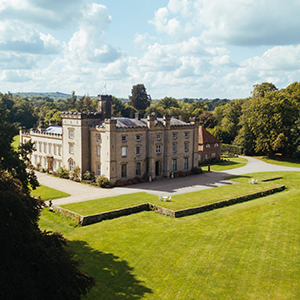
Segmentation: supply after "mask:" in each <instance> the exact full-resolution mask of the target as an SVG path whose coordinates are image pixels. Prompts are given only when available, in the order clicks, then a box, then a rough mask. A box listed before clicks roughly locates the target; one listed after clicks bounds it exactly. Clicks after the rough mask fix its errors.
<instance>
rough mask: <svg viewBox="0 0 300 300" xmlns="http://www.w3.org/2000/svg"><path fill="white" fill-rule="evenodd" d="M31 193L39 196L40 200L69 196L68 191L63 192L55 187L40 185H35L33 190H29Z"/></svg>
mask: <svg viewBox="0 0 300 300" xmlns="http://www.w3.org/2000/svg"><path fill="white" fill-rule="evenodd" d="M31 195H32V196H33V197H38V196H41V199H42V200H50V199H51V200H53V199H58V198H65V197H69V196H71V195H70V194H68V193H64V192H61V191H58V190H56V189H52V188H50V187H47V186H44V185H40V186H39V187H37V188H36V189H35V190H33V191H32V192H31Z"/></svg>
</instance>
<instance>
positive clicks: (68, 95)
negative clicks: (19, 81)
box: [12, 92, 72, 100]
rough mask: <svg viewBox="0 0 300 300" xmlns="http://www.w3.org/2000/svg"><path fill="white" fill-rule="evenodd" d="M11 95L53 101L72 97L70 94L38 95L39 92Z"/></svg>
mask: <svg viewBox="0 0 300 300" xmlns="http://www.w3.org/2000/svg"><path fill="white" fill-rule="evenodd" d="M12 94H13V95H18V96H20V97H25V98H28V99H29V98H31V97H49V98H52V99H54V100H57V99H66V98H70V97H71V96H72V95H71V94H64V93H60V92H49V93H39V92H28V93H25V92H17V93H12Z"/></svg>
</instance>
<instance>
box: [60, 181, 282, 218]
mask: <svg viewBox="0 0 300 300" xmlns="http://www.w3.org/2000/svg"><path fill="white" fill-rule="evenodd" d="M261 176H262V178H265V176H263V175H261ZM278 176H279V175H278ZM250 178H252V177H251V176H244V177H239V178H234V180H235V182H237V184H232V185H227V186H223V187H219V188H217V189H214V190H213V192H212V190H211V189H207V190H202V191H198V192H192V193H186V194H179V195H174V196H172V200H171V201H170V202H162V201H161V200H159V198H158V196H155V195H151V194H147V193H135V194H126V195H121V196H115V197H108V198H101V199H96V200H90V201H85V202H77V203H71V204H65V205H61V207H63V208H66V209H68V210H71V211H74V212H77V213H79V214H81V215H83V216H87V215H93V214H97V213H102V212H106V211H111V210H115V209H121V208H126V207H130V206H135V205H139V204H143V203H152V204H156V205H158V206H163V207H165V208H169V209H172V210H181V209H186V208H191V207H198V206H202V205H206V204H211V203H214V202H219V201H222V200H226V199H231V198H234V197H238V196H244V195H248V194H252V193H256V192H262V191H265V190H268V189H271V188H274V187H278V186H279V184H278V181H270V182H258V184H249V179H250Z"/></svg>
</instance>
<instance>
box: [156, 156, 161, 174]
mask: <svg viewBox="0 0 300 300" xmlns="http://www.w3.org/2000/svg"><path fill="white" fill-rule="evenodd" d="M160 174H161V162H160V161H159V160H157V161H156V163H155V176H160Z"/></svg>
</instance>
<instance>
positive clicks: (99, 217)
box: [81, 203, 150, 226]
mask: <svg viewBox="0 0 300 300" xmlns="http://www.w3.org/2000/svg"><path fill="white" fill-rule="evenodd" d="M149 210H150V209H149V204H148V203H145V204H141V205H136V206H133V207H128V208H122V209H118V210H112V211H108V212H103V213H100V214H95V215H90V216H85V217H83V220H82V223H81V225H82V226H85V225H90V224H93V223H98V222H101V221H103V220H110V219H114V218H118V217H122V216H127V215H131V214H136V213H139V212H142V211H149Z"/></svg>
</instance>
